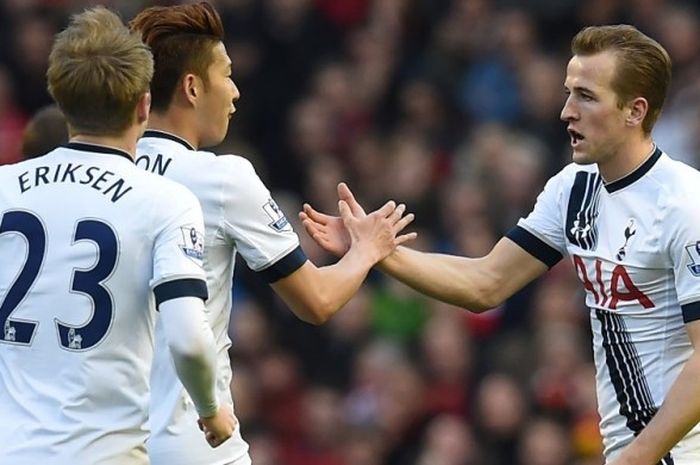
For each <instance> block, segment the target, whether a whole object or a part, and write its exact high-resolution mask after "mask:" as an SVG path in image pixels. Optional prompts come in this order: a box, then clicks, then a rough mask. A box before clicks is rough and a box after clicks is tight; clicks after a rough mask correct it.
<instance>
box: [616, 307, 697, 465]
mask: <svg viewBox="0 0 700 465" xmlns="http://www.w3.org/2000/svg"><path fill="white" fill-rule="evenodd" d="M686 328H687V330H688V335H689V337H690V340H691V342H692V344H693V348H694V351H693V354H692V355H691V356H690V358H689V359H688V361H687V362H686V363H685V366H684V367H683V370H681V373H680V374H679V375H678V378H677V379H676V381H675V382H674V383H673V385H672V386H671V389H670V390H669V392H668V394H667V395H666V399H665V400H664V402H663V404H662V405H661V408H660V409H659V411H658V412H657V413H656V415H654V418H653V419H652V420H651V422H650V423H649V424H648V425H647V426H646V427H645V428H644V429H643V430H642V432H641V433H640V434H639V436H637V437H636V438H635V439H634V440H633V441H632V442H631V443H630V444H629V445H628V446H627V447H626V448H625V449H624V450H623V451H622V453H621V454H620V456H618V457H617V458H616V459H615V460H613V462H612V463H610V465H655V464H656V463H659V460H661V458H662V457H663V456H664V455H666V454H667V453H668V452H669V451H670V450H671V448H673V446H675V445H676V444H677V443H678V441H680V440H681V439H682V438H683V436H685V435H686V434H687V433H688V431H690V429H691V428H692V427H693V426H695V424H697V423H698V422H699V421H700V395H698V393H700V352H699V351H698V347H699V344H700V320H697V321H693V322H691V323H688V324H687V325H686Z"/></svg>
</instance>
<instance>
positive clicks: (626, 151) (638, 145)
mask: <svg viewBox="0 0 700 465" xmlns="http://www.w3.org/2000/svg"><path fill="white" fill-rule="evenodd" d="M654 147H655V146H654V141H653V140H652V139H651V136H644V137H643V138H640V139H638V140H630V141H629V142H628V143H626V144H624V145H623V146H622V147H620V149H618V150H617V151H616V153H615V154H614V155H613V156H611V157H609V159H607V160H604V161H601V162H599V163H598V170H599V172H600V175H601V176H602V177H603V180H604V181H605V182H606V183H611V182H615V181H617V180H618V179H620V178H623V177H625V176H627V175H628V174H630V173H631V172H633V171H634V170H636V169H637V168H639V166H641V165H642V163H644V162H645V161H646V160H647V159H648V158H649V156H651V154H652V153H653V152H654Z"/></svg>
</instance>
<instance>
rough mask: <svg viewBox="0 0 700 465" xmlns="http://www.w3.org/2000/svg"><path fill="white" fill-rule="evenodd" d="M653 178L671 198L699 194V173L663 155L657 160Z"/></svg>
mask: <svg viewBox="0 0 700 465" xmlns="http://www.w3.org/2000/svg"><path fill="white" fill-rule="evenodd" d="M654 174H655V176H656V178H657V180H658V183H659V185H660V186H661V187H662V188H663V190H664V191H665V192H667V193H668V194H669V195H672V196H680V197H684V196H687V195H694V194H700V171H698V170H697V169H695V168H693V167H692V166H690V165H688V164H686V163H684V162H682V161H680V160H676V159H674V158H672V157H671V156H669V155H667V154H664V156H662V157H661V158H660V159H659V166H658V170H656V171H655V173H654Z"/></svg>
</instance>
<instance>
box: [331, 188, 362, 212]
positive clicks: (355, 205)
mask: <svg viewBox="0 0 700 465" xmlns="http://www.w3.org/2000/svg"><path fill="white" fill-rule="evenodd" d="M338 198H339V199H340V200H345V201H346V202H347V203H348V206H349V207H350V210H351V211H352V214H353V215H355V216H356V217H363V216H365V215H366V213H365V209H364V208H362V205H360V203H359V202H358V201H357V200H356V199H355V196H354V195H353V193H352V191H351V190H350V188H349V187H348V185H347V184H345V183H344V182H341V183H339V184H338Z"/></svg>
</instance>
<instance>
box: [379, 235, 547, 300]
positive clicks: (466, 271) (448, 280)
mask: <svg viewBox="0 0 700 465" xmlns="http://www.w3.org/2000/svg"><path fill="white" fill-rule="evenodd" d="M379 268H380V269H381V270H382V271H383V272H385V273H387V274H389V275H391V276H393V277H394V278H396V279H398V280H399V281H401V282H403V283H405V284H406V285H408V286H410V287H412V288H413V289H415V290H417V291H419V292H421V293H423V294H425V295H428V296H430V297H433V298H435V299H438V300H442V301H444V302H447V303H450V304H453V305H457V306H459V307H462V308H466V309H469V310H472V311H475V312H480V311H484V310H488V309H489V308H493V307H495V306H497V305H499V304H501V303H502V302H504V301H505V300H506V299H507V298H508V297H510V296H511V295H513V294H514V293H515V292H517V291H518V290H520V289H522V288H523V287H524V286H525V285H527V284H528V283H529V282H531V281H533V280H534V279H535V278H537V277H538V276H540V275H542V274H543V273H544V272H546V271H547V269H548V268H547V265H545V264H544V263H542V262H541V261H539V260H538V259H536V258H535V257H533V256H532V255H530V254H529V253H527V252H525V251H524V250H523V249H521V248H520V247H519V246H518V245H516V244H515V243H514V242H513V241H511V240H510V239H508V238H502V239H501V240H500V241H498V243H497V244H496V245H495V247H494V248H493V249H492V250H491V252H490V253H489V254H488V255H486V256H485V257H482V258H467V257H460V256H455V255H444V254H436V253H425V252H419V251H416V250H412V249H409V248H406V247H399V248H398V249H397V250H396V251H395V252H394V253H393V254H391V255H390V256H389V257H387V258H386V259H385V260H384V261H382V262H381V263H380V264H379Z"/></svg>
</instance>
